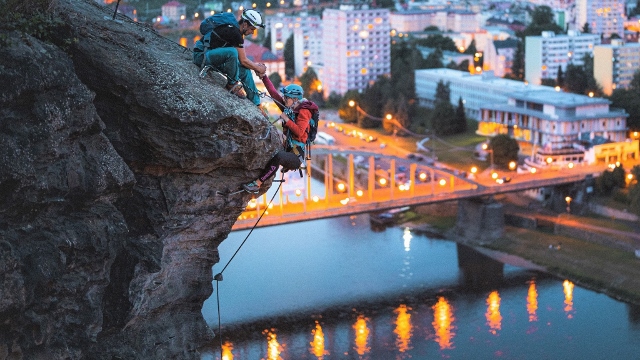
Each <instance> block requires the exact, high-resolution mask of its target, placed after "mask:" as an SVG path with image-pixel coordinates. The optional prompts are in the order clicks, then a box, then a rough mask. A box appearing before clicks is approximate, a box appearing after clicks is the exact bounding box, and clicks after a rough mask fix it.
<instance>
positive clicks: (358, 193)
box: [356, 190, 364, 197]
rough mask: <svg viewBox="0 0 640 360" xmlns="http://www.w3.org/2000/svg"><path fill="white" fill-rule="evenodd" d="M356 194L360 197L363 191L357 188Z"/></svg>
mask: <svg viewBox="0 0 640 360" xmlns="http://www.w3.org/2000/svg"><path fill="white" fill-rule="evenodd" d="M356 195H357V196H358V197H361V196H362V195H364V192H362V190H358V191H356Z"/></svg>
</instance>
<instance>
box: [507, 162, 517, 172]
mask: <svg viewBox="0 0 640 360" xmlns="http://www.w3.org/2000/svg"><path fill="white" fill-rule="evenodd" d="M516 166H518V164H516V162H515V161H510V162H509V170H515V169H516Z"/></svg>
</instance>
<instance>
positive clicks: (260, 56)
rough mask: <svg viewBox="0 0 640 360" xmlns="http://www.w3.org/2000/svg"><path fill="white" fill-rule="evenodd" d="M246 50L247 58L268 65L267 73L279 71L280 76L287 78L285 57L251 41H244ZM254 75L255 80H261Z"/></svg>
mask: <svg viewBox="0 0 640 360" xmlns="http://www.w3.org/2000/svg"><path fill="white" fill-rule="evenodd" d="M244 51H245V54H246V55H247V58H249V60H251V61H253V62H257V63H263V64H264V65H265V66H266V67H267V75H271V74H273V73H278V74H279V75H280V78H282V79H283V80H284V79H285V69H284V58H283V57H282V56H277V55H276V54H274V53H272V52H271V51H270V50H269V49H268V48H266V47H264V46H262V45H258V44H255V43H252V42H251V41H245V42H244ZM252 73H253V75H254V80H256V82H259V81H260V80H259V79H258V78H257V76H256V75H255V72H252Z"/></svg>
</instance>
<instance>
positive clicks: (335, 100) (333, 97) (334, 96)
mask: <svg viewBox="0 0 640 360" xmlns="http://www.w3.org/2000/svg"><path fill="white" fill-rule="evenodd" d="M341 101H342V96H340V95H339V94H338V93H336V92H335V91H332V92H331V94H329V97H328V98H327V101H326V102H325V103H324V107H326V108H329V109H337V108H338V107H339V106H340V102H341Z"/></svg>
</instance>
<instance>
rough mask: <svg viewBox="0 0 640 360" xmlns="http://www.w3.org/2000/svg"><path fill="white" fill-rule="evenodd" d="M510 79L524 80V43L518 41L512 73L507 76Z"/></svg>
mask: <svg viewBox="0 0 640 360" xmlns="http://www.w3.org/2000/svg"><path fill="white" fill-rule="evenodd" d="M505 77H506V78H508V79H513V80H520V81H524V43H523V42H522V41H518V45H517V47H516V52H515V54H513V64H512V65H511V74H508V75H507V76H505Z"/></svg>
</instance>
